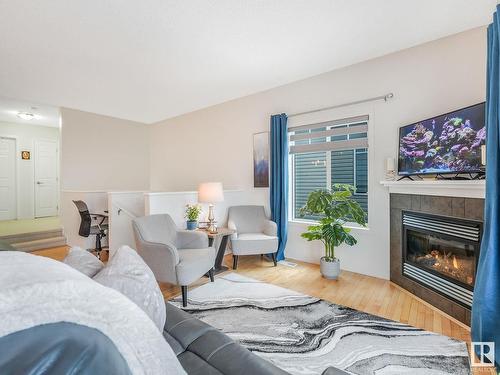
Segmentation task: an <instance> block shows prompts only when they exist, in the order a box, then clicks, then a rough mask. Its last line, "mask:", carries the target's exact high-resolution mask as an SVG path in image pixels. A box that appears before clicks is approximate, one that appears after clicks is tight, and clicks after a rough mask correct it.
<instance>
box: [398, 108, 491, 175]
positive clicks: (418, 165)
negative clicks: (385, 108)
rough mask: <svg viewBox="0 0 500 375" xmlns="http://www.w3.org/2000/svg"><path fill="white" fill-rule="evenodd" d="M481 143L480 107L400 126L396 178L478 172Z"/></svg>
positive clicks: (482, 114) (483, 130)
mask: <svg viewBox="0 0 500 375" xmlns="http://www.w3.org/2000/svg"><path fill="white" fill-rule="evenodd" d="M485 139H486V128H485V107H484V103H480V104H476V105H473V106H470V107H467V108H463V109H459V110H457V111H453V112H450V113H447V114H444V115H441V116H437V117H433V118H430V119H428V120H424V121H419V122H417V123H415V124H412V125H407V126H404V127H402V128H400V129H399V158H398V174H399V175H414V174H431V173H474V172H480V168H481V145H484V144H485Z"/></svg>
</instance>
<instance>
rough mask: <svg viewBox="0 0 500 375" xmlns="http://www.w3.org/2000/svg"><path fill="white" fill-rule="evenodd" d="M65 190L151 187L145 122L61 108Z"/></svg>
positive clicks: (144, 188) (63, 187)
mask: <svg viewBox="0 0 500 375" xmlns="http://www.w3.org/2000/svg"><path fill="white" fill-rule="evenodd" d="M61 124H62V126H61V139H62V141H61V147H62V160H61V184H62V190H63V191H65V190H94V191H95V190H104V191H108V190H147V189H148V188H149V169H148V166H149V138H148V131H147V130H146V129H145V125H144V124H141V123H138V122H133V121H127V120H121V119H117V118H113V117H107V116H101V115H97V114H93V113H88V112H82V111H77V110H72V109H67V108H62V109H61Z"/></svg>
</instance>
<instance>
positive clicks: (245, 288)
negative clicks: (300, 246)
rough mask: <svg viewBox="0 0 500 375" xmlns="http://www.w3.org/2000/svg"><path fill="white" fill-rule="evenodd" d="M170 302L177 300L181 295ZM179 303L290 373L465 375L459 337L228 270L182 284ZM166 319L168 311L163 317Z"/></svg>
mask: <svg viewBox="0 0 500 375" xmlns="http://www.w3.org/2000/svg"><path fill="white" fill-rule="evenodd" d="M171 303H173V304H174V305H176V306H177V307H180V308H181V299H180V298H174V299H173V300H171ZM184 310H185V311H187V312H189V313H191V314H193V315H194V316H195V317H197V318H198V319H200V320H202V321H204V322H206V323H208V324H210V325H212V326H214V327H216V328H218V329H220V330H221V331H223V332H224V333H226V334H227V335H229V336H230V337H231V338H232V339H234V340H235V341H237V342H239V343H240V344H242V345H243V346H245V347H246V348H248V349H249V350H251V351H252V352H254V353H255V354H257V355H259V356H261V357H262V358H264V359H266V360H268V361H270V362H272V363H274V364H275V365H276V366H278V367H280V368H282V369H283V370H285V371H288V372H290V373H291V374H321V373H322V372H323V371H324V370H325V369H326V368H327V367H329V366H334V367H337V368H340V369H343V370H344V371H347V372H349V373H352V374H363V375H364V374H377V375H378V374H380V375H386V374H394V375H396V374H397V375H403V374H412V375H421V374H422V375H423V374H425V375H438V374H454V375H469V374H470V368H469V357H468V352H467V346H466V345H465V343H464V342H462V341H458V340H454V339H451V338H449V337H446V336H442V335H438V334H435V333H432V332H427V331H424V330H421V329H418V328H415V327H411V326H409V325H406V324H403V323H398V322H394V321H391V320H387V319H384V318H380V317H378V316H375V315H371V314H367V313H364V312H361V311H357V310H354V309H351V308H348V307H345V306H340V305H336V304H333V303H329V302H326V301H323V300H321V299H318V298H314V297H311V296H307V295H304V294H301V293H297V292H294V291H291V290H288V289H284V288H281V287H278V286H275V285H271V284H267V283H264V282H261V281H258V280H254V279H250V278H247V277H243V276H241V275H238V274H234V273H232V274H228V275H224V276H222V277H219V278H217V280H216V281H215V282H214V283H208V284H205V285H203V286H200V287H198V288H196V289H193V290H190V291H189V304H188V306H187V307H186V308H184ZM167 319H168V318H167Z"/></svg>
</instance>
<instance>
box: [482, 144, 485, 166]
mask: <svg viewBox="0 0 500 375" xmlns="http://www.w3.org/2000/svg"><path fill="white" fill-rule="evenodd" d="M481 164H482V165H486V145H481Z"/></svg>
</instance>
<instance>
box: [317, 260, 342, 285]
mask: <svg viewBox="0 0 500 375" xmlns="http://www.w3.org/2000/svg"><path fill="white" fill-rule="evenodd" d="M319 269H320V271H321V274H322V275H323V277H324V278H325V279H329V280H337V278H338V277H339V274H340V260H338V259H337V258H334V259H333V260H330V258H326V257H321V259H320V261H319Z"/></svg>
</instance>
